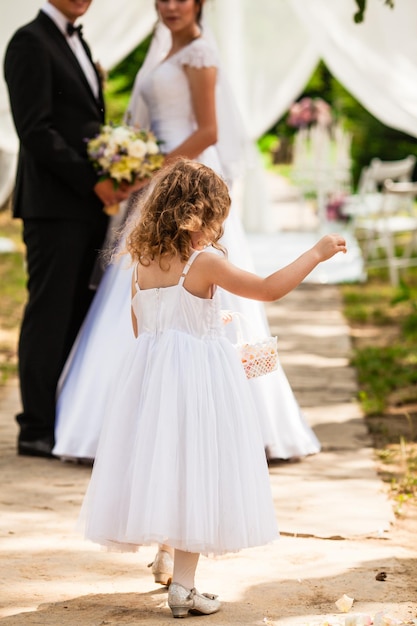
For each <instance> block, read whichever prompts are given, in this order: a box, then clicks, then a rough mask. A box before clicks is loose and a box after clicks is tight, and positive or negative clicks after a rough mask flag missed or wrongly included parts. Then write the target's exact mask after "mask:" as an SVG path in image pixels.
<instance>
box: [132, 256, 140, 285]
mask: <svg viewBox="0 0 417 626" xmlns="http://www.w3.org/2000/svg"><path fill="white" fill-rule="evenodd" d="M138 265H139V261H138V262H137V263H136V265H135V269H134V270H133V278H134V281H135V287H136V291H140V287H139V283H138Z"/></svg>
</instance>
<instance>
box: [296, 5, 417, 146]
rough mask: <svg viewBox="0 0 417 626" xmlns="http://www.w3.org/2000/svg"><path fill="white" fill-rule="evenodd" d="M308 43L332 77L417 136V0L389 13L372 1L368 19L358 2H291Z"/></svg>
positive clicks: (383, 116)
mask: <svg viewBox="0 0 417 626" xmlns="http://www.w3.org/2000/svg"><path fill="white" fill-rule="evenodd" d="M290 2H291V4H292V7H293V9H294V11H295V14H296V15H297V17H298V20H299V22H300V23H302V24H303V26H304V28H305V30H306V32H307V33H308V39H309V40H310V41H311V42H313V44H314V47H315V49H316V50H317V52H318V54H319V55H320V57H321V58H322V59H323V60H324V62H325V63H326V65H327V67H328V68H329V69H330V71H331V72H332V74H333V75H334V76H336V77H337V78H338V80H339V81H340V82H341V83H342V84H343V85H344V86H345V87H346V89H347V90H348V91H350V93H352V95H354V96H355V97H356V99H357V100H358V101H359V102H361V103H362V105H363V106H364V107H365V108H366V109H368V111H370V112H371V113H372V114H373V115H374V116H375V117H377V118H378V119H379V120H381V121H382V122H383V123H384V124H386V125H387V126H391V127H393V128H396V129H398V130H402V131H404V132H406V133H408V134H409V135H412V136H414V137H417V38H416V32H417V2H416V1H415V0H399V1H398V2H395V8H394V9H389V8H388V7H387V6H386V5H385V4H384V3H383V2H382V1H381V0H368V2H367V11H366V17H365V21H364V22H363V23H362V24H355V23H354V22H353V20H352V8H353V2H351V1H346V0H343V1H342V0H338V1H337V2H332V3H331V6H330V3H329V2H328V0H314V2H305V1H304V0H290Z"/></svg>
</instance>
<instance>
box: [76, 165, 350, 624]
mask: <svg viewBox="0 0 417 626" xmlns="http://www.w3.org/2000/svg"><path fill="white" fill-rule="evenodd" d="M229 207H230V198H229V194H228V189H227V186H226V184H225V183H224V182H223V181H222V179H221V178H220V177H219V176H217V174H215V173H214V171H213V170H211V169H210V168H208V167H206V166H204V165H201V164H199V163H196V162H195V161H189V160H186V159H179V160H177V161H176V162H175V163H174V164H172V165H170V166H168V167H166V168H165V169H163V170H162V171H161V172H160V173H159V174H158V175H157V176H156V177H155V179H154V184H152V188H151V189H150V191H149V192H148V194H147V196H146V197H145V199H144V201H143V205H142V207H141V210H140V211H139V212H138V220H137V223H136V224H134V225H133V226H130V227H129V231H128V233H127V238H126V242H127V243H126V247H127V252H129V253H130V255H131V257H132V259H133V262H134V270H133V275H132V323H133V330H134V334H135V336H136V337H137V341H136V342H135V345H134V346H133V347H132V349H131V351H130V353H129V355H128V357H127V359H126V362H125V363H124V367H123V368H122V371H121V372H120V376H118V377H117V380H115V382H114V389H113V393H112V394H111V397H112V401H111V402H110V403H109V406H108V411H107V415H106V416H105V420H104V426H103V429H102V433H101V437H100V443H99V447H98V452H97V456H96V460H95V464H94V469H93V473H92V477H91V481H90V485H89V488H88V492H87V496H86V499H85V502H84V505H83V515H84V516H85V517H86V537H87V538H89V539H91V540H92V541H96V542H98V543H101V544H104V545H107V546H113V547H118V548H119V549H121V550H135V549H137V547H138V546H140V545H147V544H151V543H159V544H164V545H165V546H166V547H167V549H168V550H169V549H171V550H174V571H173V575H172V583H171V585H170V587H169V591H168V604H169V607H170V608H171V611H172V614H173V616H174V617H185V616H186V615H187V614H188V613H189V612H190V613H200V614H209V613H215V612H216V611H218V610H219V608H220V602H219V601H218V599H217V596H213V595H210V594H200V593H198V591H197V590H196V589H195V583H194V576H195V571H196V567H197V562H198V558H199V555H200V553H203V554H206V555H210V554H212V555H218V554H224V553H225V552H233V551H238V550H240V549H242V548H248V547H251V546H258V545H262V544H266V543H269V542H271V541H273V540H274V539H276V538H277V537H278V530H277V525H276V520H275V513H274V507H273V502H272V497H271V491H270V484H269V475H268V468H267V464H266V459H265V451H264V445H263V439H262V435H261V432H260V429H259V424H258V420H257V419H256V413H255V409H254V407H253V405H252V395H251V393H250V390H249V383H248V382H247V379H246V377H245V373H244V370H243V367H242V364H241V362H240V359H239V357H238V355H237V352H236V349H235V348H234V346H233V345H232V344H231V342H230V341H229V340H228V339H226V337H225V336H224V334H223V325H222V321H221V311H220V303H219V299H218V294H217V293H216V287H217V286H220V287H222V288H223V289H226V290H228V291H231V292H232V293H235V294H237V295H239V296H242V297H245V298H252V299H257V300H262V301H272V300H277V299H278V298H281V297H282V296H284V295H285V294H287V293H288V292H289V291H291V290H292V289H294V287H296V286H297V285H298V284H299V283H300V282H301V281H302V280H303V279H304V278H305V277H306V276H307V274H308V273H309V272H311V270H312V269H313V268H314V267H316V265H318V263H320V262H321V261H325V260H326V259H329V258H330V257H332V256H333V255H334V254H336V253H337V252H339V251H342V252H346V244H345V240H344V239H343V237H341V236H340V235H326V236H325V237H323V238H322V239H321V240H320V241H319V242H318V243H317V244H316V245H315V246H314V247H313V248H311V249H310V250H308V251H307V252H305V253H304V254H303V255H301V256H300V257H299V258H298V259H297V260H296V261H294V262H293V263H291V264H290V265H288V266H286V267H284V268H283V269H281V270H278V271H277V272H275V273H274V274H271V275H270V276H268V277H267V278H261V277H259V276H256V275H254V274H251V273H248V272H245V271H243V270H241V269H239V268H237V267H234V266H233V265H231V264H230V263H229V262H228V261H227V259H226V258H225V255H224V254H220V253H215V251H213V250H211V251H203V249H204V248H205V247H206V246H211V247H212V248H215V249H217V250H220V251H222V248H221V246H220V245H219V243H218V241H219V239H220V238H221V236H222V234H223V223H224V220H225V219H226V217H227V214H228V211H229ZM223 252H224V251H223Z"/></svg>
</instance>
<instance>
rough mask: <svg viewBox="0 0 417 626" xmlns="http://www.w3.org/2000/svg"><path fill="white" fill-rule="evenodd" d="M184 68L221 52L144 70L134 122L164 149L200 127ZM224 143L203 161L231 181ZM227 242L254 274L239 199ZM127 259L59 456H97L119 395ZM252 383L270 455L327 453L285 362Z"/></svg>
mask: <svg viewBox="0 0 417 626" xmlns="http://www.w3.org/2000/svg"><path fill="white" fill-rule="evenodd" d="M184 65H190V66H194V67H203V66H206V67H207V66H216V67H218V58H217V53H216V51H215V50H214V49H213V47H212V46H211V44H210V43H209V42H208V41H206V40H205V39H204V38H199V39H195V40H194V41H193V42H192V43H190V44H189V45H188V46H186V47H185V48H182V49H181V50H180V51H179V52H177V53H176V54H174V55H173V56H171V57H169V58H168V59H166V60H163V59H160V61H159V63H156V64H155V66H154V67H153V68H152V70H151V71H148V72H147V73H146V74H145V75H144V76H143V77H141V76H140V75H139V79H138V80H137V81H136V83H135V88H134V95H133V97H132V101H131V105H130V121H131V122H133V123H140V125H142V126H144V125H145V124H146V123H149V126H150V128H151V130H152V131H153V132H154V133H155V136H156V137H157V138H158V139H159V140H160V141H162V150H163V152H170V151H171V150H173V149H174V148H176V147H177V146H178V145H180V144H181V143H182V142H183V141H184V140H185V139H186V138H187V137H188V136H189V135H190V134H191V133H192V132H193V131H194V130H195V127H196V124H195V119H194V115H193V108H192V102H191V94H190V90H189V84H188V80H187V78H186V75H185V72H184V70H183V66H184ZM139 110H140V114H139V113H138V111H139ZM220 129H221V125H220ZM221 139H222V138H221V137H219V144H218V145H220V144H221ZM218 145H216V146H211V147H210V148H208V149H207V150H205V151H204V153H203V154H201V155H200V157H199V159H198V160H199V161H201V162H203V163H205V164H206V165H208V166H210V167H212V168H213V169H214V170H215V171H217V172H219V173H220V174H224V175H225V177H226V178H227V179H229V180H230V172H226V171H225V170H226V169H227V165H230V162H229V163H228V164H224V163H225V159H224V158H223V161H222V152H221V150H220V149H218ZM232 197H233V192H232ZM253 210H254V211H256V210H257V207H256V206H254V207H253ZM222 243H223V245H224V246H225V247H226V248H227V250H228V256H229V259H230V261H231V262H232V263H233V264H234V265H237V266H239V267H242V268H244V269H247V270H249V271H253V266H252V261H251V257H250V252H249V248H248V245H247V242H246V238H245V234H244V231H243V228H242V224H241V221H240V218H239V215H238V213H237V210H236V206H233V202H232V209H231V212H230V215H229V217H228V218H227V221H226V225H225V233H224V237H223V239H222ZM122 259H123V260H122V261H119V262H118V263H117V264H112V265H110V266H109V267H108V268H107V270H106V272H105V274H104V277H103V279H102V282H101V283H100V286H99V288H98V291H97V294H96V296H95V299H94V301H93V304H92V306H91V308H90V310H89V312H88V315H87V317H86V320H85V322H84V324H83V327H82V328H81V331H80V333H79V336H78V339H77V341H76V344H75V346H74V348H73V350H72V352H71V354H70V357H69V360H68V362H67V365H66V367H65V369H64V372H63V375H62V377H61V381H60V385H59V393H58V402H57V419H56V430H55V439H56V444H55V447H54V450H53V453H54V454H55V455H56V456H60V457H64V458H65V457H68V458H94V457H95V454H96V449H97V442H98V437H99V433H100V429H101V425H102V416H103V413H104V410H105V407H106V405H107V404H108V402H109V401H110V400H111V385H112V382H113V381H114V379H115V378H116V377H117V376H118V375H119V372H120V370H121V368H122V367H123V364H124V361H125V357H126V354H127V352H128V351H129V347H130V345H131V343H132V342H133V341H134V339H133V332H132V330H131V323H130V278H131V271H130V268H129V262H128V261H127V260H126V258H124V257H122ZM221 299H222V308H223V309H228V310H231V311H234V312H239V313H241V314H243V316H244V318H245V319H246V320H248V322H249V327H250V330H249V331H248V332H249V334H251V333H252V329H255V331H256V334H257V335H259V336H266V335H269V334H270V331H269V327H268V323H267V319H266V315H265V309H264V306H263V304H262V303H259V302H255V301H251V300H246V299H243V298H240V297H237V296H234V295H232V294H229V293H225V292H222V293H221ZM227 333H228V334H229V338H230V339H231V340H232V341H233V340H236V328H235V326H234V323H233V322H232V323H230V324H228V326H227ZM249 384H250V387H251V390H252V393H253V397H254V400H255V405H256V407H257V410H258V415H259V422H260V426H261V431H262V435H263V440H264V447H265V450H266V454H267V457H268V458H269V459H289V458H293V457H303V456H306V455H309V454H314V453H317V452H318V451H319V450H320V444H319V441H318V440H317V438H316V436H315V434H314V432H313V431H312V429H311V428H310V427H309V425H308V424H307V423H306V421H305V419H304V416H303V414H302V413H301V411H300V408H299V406H298V404H297V401H296V400H295V398H294V395H293V393H292V390H291V387H290V385H289V383H288V380H287V378H286V376H285V374H284V372H283V370H282V368H281V366H280V365H279V366H278V370H277V371H276V372H273V373H272V374H267V375H266V376H262V377H260V378H256V379H252V380H251V381H250V382H249Z"/></svg>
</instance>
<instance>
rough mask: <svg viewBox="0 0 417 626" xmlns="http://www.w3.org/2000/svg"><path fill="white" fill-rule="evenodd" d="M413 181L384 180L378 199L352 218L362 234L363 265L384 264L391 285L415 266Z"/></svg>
mask: <svg viewBox="0 0 417 626" xmlns="http://www.w3.org/2000/svg"><path fill="white" fill-rule="evenodd" d="M416 197H417V182H410V181H406V182H393V181H392V180H389V179H388V180H385V181H384V186H383V190H382V192H381V199H380V202H379V203H378V204H377V205H375V207H374V209H373V212H372V213H369V214H368V215H367V216H362V217H360V218H358V219H357V221H356V228H357V232H358V236H360V235H362V236H363V238H364V239H363V243H364V245H363V248H364V259H365V265H366V267H367V268H371V267H388V271H389V277H390V282H391V285H393V286H397V285H398V283H399V273H400V270H401V269H405V268H408V267H411V266H414V265H417V258H416V257H413V256H412V254H413V251H417V211H416V208H415V198H416Z"/></svg>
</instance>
